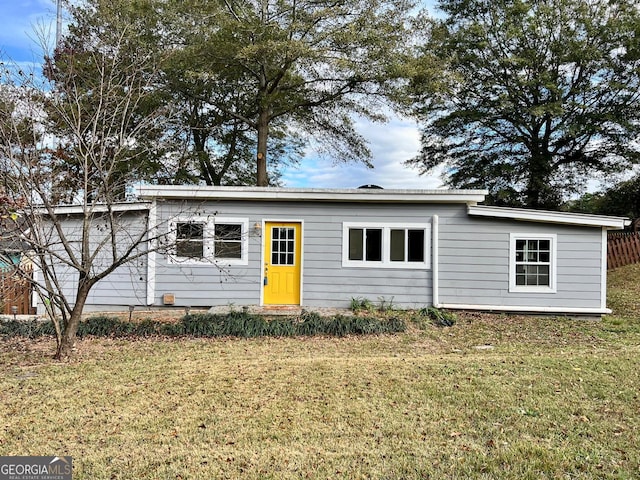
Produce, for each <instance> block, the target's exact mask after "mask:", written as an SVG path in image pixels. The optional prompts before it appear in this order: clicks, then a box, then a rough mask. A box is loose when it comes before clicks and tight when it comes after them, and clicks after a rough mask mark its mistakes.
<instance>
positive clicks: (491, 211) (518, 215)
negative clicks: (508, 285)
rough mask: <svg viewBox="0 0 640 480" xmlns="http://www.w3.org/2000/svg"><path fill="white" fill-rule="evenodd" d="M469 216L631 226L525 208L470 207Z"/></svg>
mask: <svg viewBox="0 0 640 480" xmlns="http://www.w3.org/2000/svg"><path fill="white" fill-rule="evenodd" d="M467 211H468V213H469V215H471V216H476V217H492V218H508V219H511V220H523V221H529V222H543V223H560V224H564V225H581V226H587V227H601V228H610V229H620V230H621V229H623V228H624V227H626V226H628V225H630V224H631V221H630V220H629V219H628V218H624V217H609V216H605V215H587V214H584V213H569V212H551V211H546V210H527V209H524V208H508V207H493V206H489V205H470V206H469V207H468V208H467Z"/></svg>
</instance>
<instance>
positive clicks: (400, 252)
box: [391, 230, 405, 262]
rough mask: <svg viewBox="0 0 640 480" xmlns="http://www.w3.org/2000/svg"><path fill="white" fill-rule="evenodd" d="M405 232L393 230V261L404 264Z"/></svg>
mask: <svg viewBox="0 0 640 480" xmlns="http://www.w3.org/2000/svg"><path fill="white" fill-rule="evenodd" d="M404 234H405V231H404V230H391V261H392V262H404V260H405V259H404Z"/></svg>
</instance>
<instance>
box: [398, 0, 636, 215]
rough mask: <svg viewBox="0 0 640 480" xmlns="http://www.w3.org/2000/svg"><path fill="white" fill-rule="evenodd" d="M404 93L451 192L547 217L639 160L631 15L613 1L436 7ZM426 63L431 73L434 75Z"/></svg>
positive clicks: (425, 166)
mask: <svg viewBox="0 0 640 480" xmlns="http://www.w3.org/2000/svg"><path fill="white" fill-rule="evenodd" d="M439 6H440V8H441V9H442V10H443V11H444V13H445V14H446V15H447V16H446V18H445V19H444V20H442V21H434V22H433V23H432V25H431V28H430V30H429V40H428V41H427V42H426V44H425V45H424V47H423V50H422V54H421V56H420V58H419V59H418V61H417V62H416V65H415V71H414V77H413V80H412V82H411V87H410V93H411V94H412V95H413V98H414V100H415V102H416V104H415V109H414V113H415V115H416V116H417V117H418V118H419V119H420V120H421V121H422V125H423V127H422V128H423V130H422V149H421V152H420V154H419V155H418V156H417V157H416V158H414V159H413V160H411V161H410V162H409V163H411V164H414V165H418V166H420V167H421V169H422V171H423V172H430V171H432V170H433V169H434V168H436V167H438V166H444V172H445V177H446V181H447V183H448V184H449V185H451V186H455V187H471V188H485V187H487V188H489V190H490V193H491V195H490V197H491V199H492V201H493V202H495V203H497V204H505V205H526V206H529V207H538V208H556V207H557V206H558V205H559V204H560V203H561V202H562V200H563V198H566V196H567V195H568V194H571V193H575V192H577V191H580V189H581V187H582V185H583V180H584V178H585V177H586V176H588V175H593V174H594V173H603V174H608V173H612V172H620V171H625V170H626V169H628V168H629V167H630V166H632V165H633V164H635V163H637V162H638V160H639V159H640V144H639V143H638V142H637V140H638V135H639V134H640V118H639V115H640V12H639V10H638V8H637V4H636V2H635V1H630V0H620V1H616V2H611V1H608V0H548V1H534V0H516V1H512V0H491V1H489V0H442V1H441V2H440V3H439ZM434 66H435V67H434Z"/></svg>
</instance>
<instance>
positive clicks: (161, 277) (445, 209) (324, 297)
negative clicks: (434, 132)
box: [156, 202, 466, 307]
mask: <svg viewBox="0 0 640 480" xmlns="http://www.w3.org/2000/svg"><path fill="white" fill-rule="evenodd" d="M181 208H184V207H182V206H181V204H179V203H165V204H163V205H161V210H160V213H161V215H162V218H163V219H166V220H169V219H170V218H171V217H172V216H173V217H176V216H180V217H183V216H184V214H181V211H180V210H181ZM187 210H188V211H197V212H198V214H203V212H209V213H213V212H217V215H218V216H219V217H240V218H248V219H249V226H250V229H253V225H254V224H255V223H261V222H262V221H263V220H275V221H277V220H289V221H302V222H303V225H304V231H303V279H302V281H303V299H302V303H303V305H306V306H335V307H348V306H349V305H350V303H351V300H352V299H353V298H367V299H369V300H371V301H373V302H377V301H380V300H382V299H384V300H385V301H392V302H393V304H394V305H398V306H403V307H413V306H416V305H429V304H430V303H431V271H430V270H412V269H387V268H344V269H343V268H342V224H343V222H371V223H373V224H376V223H397V222H400V223H402V222H404V223H425V224H429V223H431V216H432V215H433V214H434V213H437V214H439V215H445V216H447V215H449V216H454V215H461V214H464V215H466V214H465V213H464V212H465V211H466V207H464V206H461V205H457V206H456V205H444V204H443V205H437V204H436V205H433V206H427V207H425V206H424V205H375V204H344V203H325V204H313V203H298V204H292V203H286V202H285V203H282V202H263V203H259V204H253V203H250V202H203V203H200V204H198V206H197V207H196V208H194V207H191V206H189V207H188V208H187ZM399 212H400V213H399ZM261 254H262V244H261V237H257V236H256V235H255V232H252V234H251V237H250V241H249V265H248V266H246V267H244V268H238V269H235V268H231V269H230V277H231V278H234V279H236V280H230V279H229V280H228V281H223V280H221V276H220V274H218V273H217V272H215V271H213V270H211V269H195V268H194V269H192V270H186V269H185V266H181V267H182V268H179V266H178V265H172V264H170V263H169V262H168V261H167V259H166V257H163V258H162V259H160V260H159V268H158V272H157V274H156V302H158V303H159V302H160V301H161V297H162V293H163V292H169V291H172V290H174V291H178V290H177V288H178V286H177V284H179V283H187V284H189V285H190V287H189V288H185V289H184V290H179V291H180V295H179V296H177V297H176V303H180V304H183V305H192V306H209V305H218V304H224V303H228V302H229V299H228V298H225V299H224V301H222V300H220V298H221V295H222V294H223V293H224V294H228V293H229V292H230V290H233V292H234V293H235V295H236V297H235V299H234V303H237V304H238V305H245V304H257V303H258V302H259V300H260V289H261V288H262V287H261V271H262V263H263V261H262V258H261ZM234 282H235V283H234Z"/></svg>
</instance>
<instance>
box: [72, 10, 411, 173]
mask: <svg viewBox="0 0 640 480" xmlns="http://www.w3.org/2000/svg"><path fill="white" fill-rule="evenodd" d="M131 5H134V7H132V6H131ZM140 5H142V6H144V8H145V9H146V13H145V14H146V15H147V20H146V21H145V22H144V25H141V26H140V28H141V29H143V28H148V29H150V31H148V32H146V33H144V34H143V35H142V38H143V41H142V42H141V43H140V48H143V49H144V48H157V49H159V50H161V51H163V52H165V53H167V52H168V53H170V55H169V57H168V61H167V62H166V63H165V65H164V72H165V78H164V84H163V85H162V88H163V89H164V93H165V94H166V99H167V101H171V102H175V103H176V104H178V105H180V106H181V111H182V113H183V115H182V117H181V122H180V123H179V124H176V125H175V129H174V131H173V132H172V133H173V134H174V135H175V137H174V138H175V139H178V140H182V141H176V142H173V144H174V145H182V146H183V152H185V155H181V153H180V152H177V151H174V152H173V155H172V156H170V157H173V158H180V159H182V163H181V164H180V168H181V169H182V170H180V168H179V169H178V170H179V171H181V172H182V174H183V176H184V177H185V178H187V177H188V176H189V175H190V174H191V173H192V172H193V170H191V171H190V170H189V166H190V165H192V166H195V168H196V170H197V172H198V175H199V176H200V178H201V179H202V180H204V181H206V182H208V183H218V182H221V181H222V177H223V176H224V175H232V176H233V175H235V176H236V177H237V178H239V179H241V180H242V179H243V178H244V174H243V167H244V166H245V165H247V157H248V155H251V159H250V160H251V163H252V164H253V165H254V166H253V168H254V172H255V181H256V183H257V184H258V185H267V184H269V183H270V180H269V178H268V173H267V172H268V169H267V165H268V163H267V154H269V157H270V162H269V163H272V162H273V161H276V163H277V162H278V161H280V160H282V159H290V158H294V159H295V158H296V157H297V155H298V154H299V153H300V151H301V148H302V146H303V144H304V143H307V142H308V141H310V140H311V139H313V141H314V147H316V148H317V149H319V150H320V151H321V152H322V151H324V152H329V153H330V154H331V156H332V157H333V158H338V159H341V160H344V161H364V162H369V160H370V152H369V150H368V148H367V146H366V144H365V141H364V139H363V138H362V137H361V136H360V135H359V134H358V133H357V132H356V130H355V128H354V125H353V123H352V118H353V116H355V115H357V116H362V117H366V118H370V119H375V120H380V119H382V118H383V117H382V115H381V114H380V112H381V110H382V109H381V105H382V103H383V101H384V100H385V97H386V95H387V94H388V93H389V89H388V87H390V86H392V85H393V84H394V80H395V78H396V75H395V73H394V72H396V71H397V69H396V68H395V65H396V63H397V62H398V61H399V59H400V58H401V56H402V50H403V48H404V47H405V46H406V45H407V44H408V43H410V42H411V39H410V37H411V35H410V33H409V30H408V26H409V20H410V18H411V15H412V9H413V7H414V5H413V3H412V1H411V0H355V1H354V0H216V1H207V2H202V1H199V0H184V1H171V0H138V1H136V2H126V1H111V0H110V1H108V2H107V1H105V0H91V1H87V2H86V3H85V4H84V5H83V6H82V7H81V9H80V10H77V11H83V12H84V13H83V14H81V15H75V18H76V19H77V20H78V21H80V22H81V23H82V22H85V23H86V22H88V21H91V22H94V23H100V22H101V21H102V18H103V17H104V15H103V14H102V11H106V10H113V9H116V10H118V11H119V12H120V14H121V15H126V14H134V15H135V14H136V13H135V9H136V8H138V9H139V8H140V7H139V6H140ZM127 12H129V13H127ZM150 18H153V19H155V20H154V21H151V20H149V19H150ZM74 34H75V32H74V31H73V30H72V36H73V35H74ZM78 38H80V39H82V38H83V36H82V35H80V36H79V37H78ZM147 38H153V39H154V42H146V41H145V39H147ZM152 43H155V46H153V45H152ZM238 162H239V163H238ZM234 165H236V166H237V165H240V168H239V169H238V168H237V169H236V170H235V173H234V172H233V168H232V167H233V166H234ZM256 165H257V166H256ZM229 172H230V173H229Z"/></svg>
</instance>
